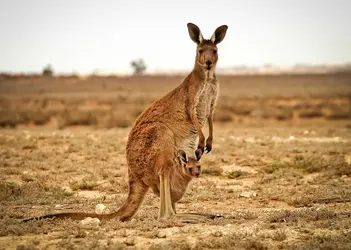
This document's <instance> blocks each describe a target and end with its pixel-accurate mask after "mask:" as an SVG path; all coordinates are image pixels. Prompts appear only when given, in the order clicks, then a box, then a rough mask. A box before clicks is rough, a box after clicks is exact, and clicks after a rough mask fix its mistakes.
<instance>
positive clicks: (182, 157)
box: [178, 150, 188, 166]
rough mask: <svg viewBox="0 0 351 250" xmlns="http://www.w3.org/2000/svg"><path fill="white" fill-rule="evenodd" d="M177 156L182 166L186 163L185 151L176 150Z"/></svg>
mask: <svg viewBox="0 0 351 250" xmlns="http://www.w3.org/2000/svg"><path fill="white" fill-rule="evenodd" d="M178 157H179V159H180V161H181V163H182V164H183V165H184V166H185V165H186V164H187V163H188V157H187V156H186V153H185V152H184V151H183V150H179V151H178Z"/></svg>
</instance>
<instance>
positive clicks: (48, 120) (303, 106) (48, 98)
mask: <svg viewBox="0 0 351 250" xmlns="http://www.w3.org/2000/svg"><path fill="white" fill-rule="evenodd" d="M349 77H350V76H349V75H338V76H327V77H326V76H318V75H317V76H289V77H287V76H276V77H273V76H272V77H271V76H250V77H243V76H235V77H232V76H222V77H219V78H220V79H219V80H220V83H221V97H220V99H219V103H218V109H217V110H216V113H215V115H216V116H217V118H215V124H214V130H215V137H214V145H213V150H212V152H210V153H209V154H205V155H204V156H203V158H202V159H201V166H202V170H203V171H202V174H201V176H200V177H199V178H195V179H194V180H193V181H192V182H191V183H190V184H189V187H188V189H187V192H186V194H185V195H184V197H183V198H182V199H181V201H180V202H179V204H178V206H177V211H178V212H180V213H182V212H199V213H214V214H221V215H223V217H220V218H216V219H215V220H211V221H206V222H204V223H199V224H187V223H184V222H181V221H179V220H177V219H176V218H175V219H174V220H173V219H172V220H168V221H157V220H156V218H157V212H158V205H159V200H158V199H159V198H158V197H155V195H154V194H152V193H151V192H150V193H149V194H148V195H147V196H146V198H145V201H144V202H143V204H142V206H141V208H140V210H139V213H138V214H137V215H136V216H135V218H134V219H133V220H132V221H129V222H120V221H117V220H111V221H102V222H101V223H100V224H99V225H96V226H83V225H82V224H81V223H80V222H79V221H78V222H77V221H71V220H61V221H60V220H51V219H48V220H41V221H31V222H28V223H22V222H20V220H21V219H22V218H27V217H31V216H39V215H43V214H48V213H53V212H66V211H85V212H93V211H94V207H95V205H96V204H99V203H103V204H105V205H106V206H107V208H108V209H109V210H110V211H115V210H116V209H117V208H118V207H119V206H120V205H121V204H122V203H123V201H124V199H125V197H126V195H127V193H128V183H127V182H128V179H127V175H128V173H127V167H126V166H127V163H126V159H125V146H126V145H125V144H126V140H127V136H128V133H129V127H130V126H131V124H132V122H134V120H135V118H136V117H137V116H138V115H139V114H140V113H141V112H142V110H143V109H144V107H146V106H147V105H148V104H149V103H151V102H152V101H153V100H154V99H156V98H157V97H158V96H161V95H163V94H164V93H166V92H167V91H168V90H170V89H172V87H174V86H175V85H176V84H179V82H180V81H181V80H182V77H180V76H179V77H178V76H170V77H167V78H165V77H161V76H160V77H158V76H147V75H145V76H133V77H98V76H94V77H89V78H86V79H80V78H77V77H66V78H59V77H50V78H47V77H44V78H42V77H38V76H37V77H36V78H35V77H32V78H28V79H27V78H26V77H22V78H16V79H14V78H6V79H5V80H3V81H2V82H1V84H0V93H1V95H0V126H1V127H2V128H1V133H0V245H1V247H4V248H6V249H16V248H18V249H35V248H36V249H50V248H52V246H57V247H59V248H63V249H71V248H79V249H125V248H128V249H140V248H142V249H148V248H151V249H172V248H173V249H211V248H217V249H233V248H234V249H349V248H350V242H351V235H350V233H349V228H350V225H351V217H350V208H351V207H350V201H351V191H350V184H349V183H351V179H350V178H351V172H350V171H351V167H350V162H351V155H350V152H351V146H350V143H349V142H350V139H351V135H350V131H351V130H350V128H349V127H350V122H349V118H347V119H346V118H345V119H344V118H340V117H346V116H339V118H337V119H336V118H335V119H329V118H330V115H332V114H333V113H335V114H336V113H338V112H339V111H340V110H341V111H342V113H343V112H346V111H347V110H348V108H349V99H348V98H349V94H350V93H351V90H350V86H349V84H344V83H347V82H349V80H348V79H350V78H349ZM165 79H166V80H165ZM165 81H166V82H167V84H165ZM262 82H264V84H265V86H264V88H263V87H262ZM324 83H325V84H324ZM287 86H289V87H287ZM330 86H333V87H332V88H331V87H330ZM291 114H292V116H291ZM280 116H281V117H280ZM328 117H329V118H328ZM9 128H11V129H9ZM14 128H16V129H14ZM106 128H109V129H106ZM243 192H246V193H248V194H250V192H251V193H255V195H252V196H250V195H248V196H242V195H241V194H242V193H243Z"/></svg>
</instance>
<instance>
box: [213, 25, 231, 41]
mask: <svg viewBox="0 0 351 250" xmlns="http://www.w3.org/2000/svg"><path fill="white" fill-rule="evenodd" d="M227 29H228V26H227V25H222V26H219V27H218V28H217V29H216V30H215V32H214V33H213V35H212V36H211V41H212V42H213V43H214V44H219V43H220V42H222V41H223V39H224V37H225V34H226V33H227Z"/></svg>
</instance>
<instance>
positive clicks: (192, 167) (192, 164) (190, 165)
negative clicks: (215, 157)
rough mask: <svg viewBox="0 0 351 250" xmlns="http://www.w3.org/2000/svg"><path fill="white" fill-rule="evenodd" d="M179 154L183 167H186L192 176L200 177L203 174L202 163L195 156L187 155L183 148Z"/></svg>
mask: <svg viewBox="0 0 351 250" xmlns="http://www.w3.org/2000/svg"><path fill="white" fill-rule="evenodd" d="M178 156H179V160H180V163H181V165H182V167H184V168H185V170H186V172H187V174H188V175H190V176H191V177H196V178H197V177H199V175H200V174H201V165H200V162H199V161H198V160H196V159H195V158H194V157H189V158H188V157H187V156H186V153H185V152H184V151H183V150H179V151H178Z"/></svg>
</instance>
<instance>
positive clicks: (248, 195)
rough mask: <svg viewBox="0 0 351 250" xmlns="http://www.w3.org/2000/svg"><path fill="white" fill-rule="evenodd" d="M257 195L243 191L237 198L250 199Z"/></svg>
mask: <svg viewBox="0 0 351 250" xmlns="http://www.w3.org/2000/svg"><path fill="white" fill-rule="evenodd" d="M256 196H257V193H256V192H254V191H244V192H241V193H240V194H239V197H245V198H250V197H256Z"/></svg>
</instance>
